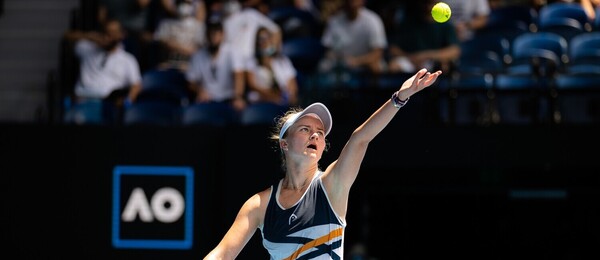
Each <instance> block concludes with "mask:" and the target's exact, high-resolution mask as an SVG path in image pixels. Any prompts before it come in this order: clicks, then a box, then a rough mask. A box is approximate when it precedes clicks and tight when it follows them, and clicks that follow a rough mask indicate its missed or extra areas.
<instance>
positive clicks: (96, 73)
mask: <svg viewBox="0 0 600 260" xmlns="http://www.w3.org/2000/svg"><path fill="white" fill-rule="evenodd" d="M65 38H66V39H67V40H68V41H73V42H74V43H75V47H74V51H75V54H76V56H77V57H78V59H79V63H80V69H79V78H78V80H77V82H76V85H75V89H74V103H75V104H77V103H83V102H87V101H90V100H91V101H93V100H98V101H102V102H103V103H104V105H103V106H104V107H105V108H106V110H107V113H110V115H106V116H111V117H112V116H114V115H112V113H113V112H114V111H109V110H111V109H113V108H118V107H120V106H121V105H123V103H124V102H125V103H131V102H134V101H135V99H136V97H137V95H138V94H139V92H140V90H141V88H142V83H141V71H140V66H139V63H138V61H137V59H136V58H135V56H134V55H133V54H131V53H129V52H127V51H125V49H124V47H123V44H122V41H123V39H124V30H123V28H122V27H121V23H120V22H119V21H118V20H116V19H109V20H107V21H106V23H105V24H104V26H103V30H102V31H100V32H97V31H89V32H82V31H70V32H67V33H66V35H65ZM108 119H109V120H112V119H114V118H108Z"/></svg>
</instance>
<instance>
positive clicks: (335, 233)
mask: <svg viewBox="0 0 600 260" xmlns="http://www.w3.org/2000/svg"><path fill="white" fill-rule="evenodd" d="M341 235H342V228H338V229H335V230H333V231H331V232H330V233H329V234H327V235H324V236H322V237H319V238H317V239H315V240H313V241H310V242H308V243H306V244H304V245H303V246H302V247H300V248H298V250H296V252H294V253H293V254H292V255H291V256H288V257H287V258H285V259H284V260H292V259H296V258H297V257H298V256H299V255H300V254H301V253H302V252H304V251H306V250H308V249H311V248H313V247H316V246H319V245H322V244H325V243H327V241H330V240H332V239H334V238H336V237H339V236H341Z"/></svg>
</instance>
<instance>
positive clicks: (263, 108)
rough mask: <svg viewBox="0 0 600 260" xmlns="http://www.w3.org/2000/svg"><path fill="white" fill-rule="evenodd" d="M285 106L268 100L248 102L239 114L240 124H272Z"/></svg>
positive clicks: (281, 113)
mask: <svg viewBox="0 0 600 260" xmlns="http://www.w3.org/2000/svg"><path fill="white" fill-rule="evenodd" d="M287 108H288V107H287V106H281V105H278V104H275V103H270V102H261V103H254V104H249V105H248V106H247V107H246V108H245V109H244V110H243V111H242V112H241V115H240V123H241V124H242V125H274V124H275V120H276V118H277V117H278V116H281V115H283V114H284V113H285V111H286V110H287Z"/></svg>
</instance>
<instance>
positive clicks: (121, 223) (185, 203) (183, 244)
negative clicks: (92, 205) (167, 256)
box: [112, 166, 194, 249]
mask: <svg viewBox="0 0 600 260" xmlns="http://www.w3.org/2000/svg"><path fill="white" fill-rule="evenodd" d="M193 188H194V172H193V170H192V168H189V167H165V166H117V167H115V169H114V171H113V216H112V218H113V220H112V224H113V228H112V242H113V245H114V246H115V247H116V248H147V249H190V248H191V247H192V234H193V205H194V204H193V197H194V190H193Z"/></svg>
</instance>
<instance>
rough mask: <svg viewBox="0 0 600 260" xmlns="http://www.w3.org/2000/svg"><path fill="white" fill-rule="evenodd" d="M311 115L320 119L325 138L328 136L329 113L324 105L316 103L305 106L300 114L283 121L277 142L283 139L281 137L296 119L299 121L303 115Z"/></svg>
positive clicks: (329, 129) (329, 128) (329, 127)
mask: <svg viewBox="0 0 600 260" xmlns="http://www.w3.org/2000/svg"><path fill="white" fill-rule="evenodd" d="M311 113H312V114H315V115H317V116H318V117H319V119H321V122H322V123H323V128H324V129H325V136H327V135H328V134H329V132H330V131H331V127H332V119H331V113H329V109H327V107H326V106H325V105H323V104H322V103H319V102H317V103H312V104H311V105H309V106H307V107H306V108H305V109H304V110H302V111H301V112H298V113H296V114H295V115H293V116H290V118H288V120H287V121H285V123H284V124H283V126H282V127H281V130H280V131H279V140H281V139H283V135H284V134H285V132H286V131H287V129H288V128H289V127H290V126H291V125H293V124H294V123H296V121H298V119H300V118H301V117H302V116H304V115H307V114H311Z"/></svg>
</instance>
